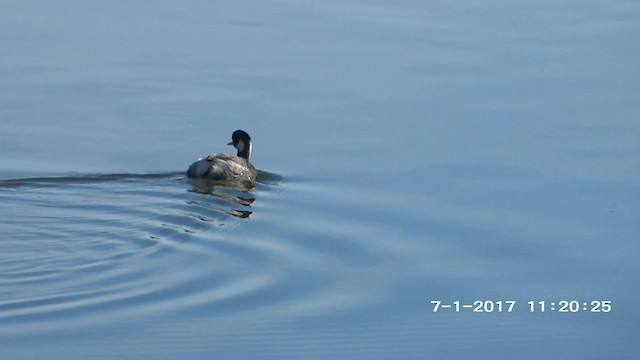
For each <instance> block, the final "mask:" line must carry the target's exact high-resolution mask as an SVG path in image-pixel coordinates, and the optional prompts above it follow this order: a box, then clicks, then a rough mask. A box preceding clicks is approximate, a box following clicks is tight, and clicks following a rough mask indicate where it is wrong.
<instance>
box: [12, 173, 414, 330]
mask: <svg viewBox="0 0 640 360" xmlns="http://www.w3.org/2000/svg"><path fill="white" fill-rule="evenodd" d="M262 175H263V176H262V177H261V178H260V179H259V180H260V181H259V182H257V183H256V184H255V186H244V185H236V186H222V185H221V184H215V183H207V182H202V181H192V180H190V179H187V178H185V177H184V176H183V175H182V174H179V173H168V174H155V175H131V174H120V175H106V176H91V177H72V178H37V179H18V180H8V181H1V182H0V201H1V202H2V203H3V204H4V206H5V207H4V209H5V210H4V211H3V213H4V214H2V215H3V217H4V225H3V227H2V234H1V235H2V236H1V237H0V253H1V254H2V257H1V258H0V283H2V286H1V287H0V295H1V296H0V334H5V335H19V334H32V333H34V332H36V333H37V332H40V333H51V332H57V333H59V331H60V330H69V331H71V330H73V329H85V328H86V329H91V328H95V327H96V326H102V325H104V326H109V324H115V323H121V322H122V321H128V320H129V319H144V318H148V317H157V316H180V317H181V318H182V317H187V318H197V317H200V316H202V315H203V314H207V315H209V316H210V315H213V314H216V315H217V316H219V317H223V316H233V315H234V314H240V313H242V315H243V316H245V317H246V316H253V317H255V318H265V317H267V318H268V317H273V316H275V317H276V318H278V319H282V318H287V317H292V316H293V317H298V316H317V315H318V314H324V313H335V312H340V311H344V310H346V309H350V308H358V307H360V306H362V305H363V304H367V303H369V302H371V301H372V300H373V299H377V298H380V297H382V296H384V291H385V290H386V289H387V288H388V286H390V284H392V283H393V282H394V276H395V275H394V276H391V277H389V276H388V274H399V273H398V272H397V271H393V270H392V269H393V267H394V265H393V264H394V263H397V260H398V259H401V258H405V257H407V256H411V254H412V252H413V250H411V249H410V248H408V247H407V246H406V244H407V241H404V242H403V243H404V244H405V245H404V246H398V245H396V242H394V241H383V240H376V239H385V238H390V239H391V238H393V237H398V236H402V232H401V231H398V230H397V229H388V228H385V227H384V226H383V225H382V224H372V223H371V222H370V221H369V220H367V219H368V218H369V217H370V215H367V214H365V216H362V211H364V209H363V208H362V206H361V205H358V204H357V203H354V202H353V199H351V198H336V197H333V196H327V195H328V194H329V193H330V191H329V190H330V188H328V187H327V186H329V187H331V186H333V185H320V184H317V183H312V184H305V183H295V182H284V181H283V179H282V178H281V177H279V176H277V175H274V174H269V173H262ZM227 185H229V184H227ZM340 193H342V194H347V193H354V189H342V190H340ZM361 200H364V199H361ZM309 203H314V206H315V208H314V209H309V208H308V206H307V205H306V204H309ZM9 209H10V211H9ZM350 209H352V210H350ZM372 211H377V210H375V209H374V210H372ZM384 216H387V215H384ZM394 260H395V261H394ZM390 270H391V271H390ZM384 274H387V275H384ZM372 279H375V280H372Z"/></svg>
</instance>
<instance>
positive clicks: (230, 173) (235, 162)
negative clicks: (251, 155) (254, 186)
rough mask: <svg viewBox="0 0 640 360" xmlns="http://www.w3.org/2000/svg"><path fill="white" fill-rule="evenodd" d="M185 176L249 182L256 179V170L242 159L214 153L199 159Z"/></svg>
mask: <svg viewBox="0 0 640 360" xmlns="http://www.w3.org/2000/svg"><path fill="white" fill-rule="evenodd" d="M187 176H189V177H192V178H207V179H212V180H225V181H234V180H250V181H254V180H255V179H256V177H257V172H256V168H255V167H253V165H251V163H249V161H248V160H247V159H245V158H243V157H239V156H235V155H230V154H224V153H216V154H211V155H208V156H205V157H203V158H200V159H199V160H198V161H196V162H194V163H193V164H191V166H189V169H188V170H187Z"/></svg>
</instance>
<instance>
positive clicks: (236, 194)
mask: <svg viewBox="0 0 640 360" xmlns="http://www.w3.org/2000/svg"><path fill="white" fill-rule="evenodd" d="M189 181H190V182H191V185H192V189H191V190H189V191H192V192H197V193H200V194H206V195H211V196H213V197H214V198H216V199H220V200H223V201H224V204H225V205H223V206H216V205H215V204H205V203H202V202H198V204H199V205H203V206H207V207H209V208H217V209H218V210H221V211H224V212H225V213H227V214H229V215H233V216H237V217H240V218H248V217H249V216H251V213H252V212H251V211H249V210H238V209H233V208H227V207H226V204H228V203H229V202H232V203H235V204H239V205H242V206H245V207H250V206H251V204H252V203H253V202H254V201H256V199H255V198H254V197H253V196H251V194H249V191H250V190H251V189H253V187H254V185H253V183H252V182H251V181H237V182H220V181H213V180H209V179H189ZM221 205H222V204H221Z"/></svg>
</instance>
